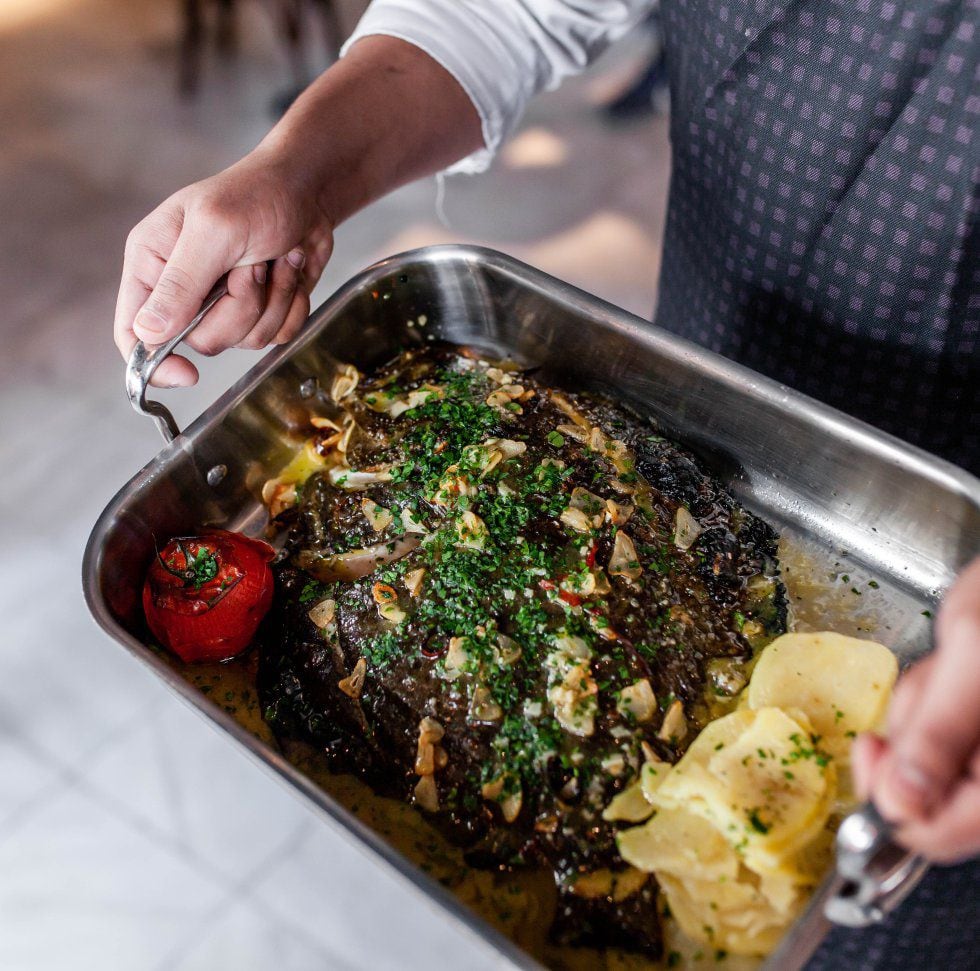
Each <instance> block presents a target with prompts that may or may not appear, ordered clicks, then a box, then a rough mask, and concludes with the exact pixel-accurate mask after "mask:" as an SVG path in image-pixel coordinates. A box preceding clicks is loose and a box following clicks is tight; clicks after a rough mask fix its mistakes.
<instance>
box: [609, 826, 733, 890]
mask: <svg viewBox="0 0 980 971" xmlns="http://www.w3.org/2000/svg"><path fill="white" fill-rule="evenodd" d="M616 843H617V844H618V846H619V852H620V855H621V856H622V857H623V859H624V860H626V862H627V863H631V864H632V865H633V866H635V867H639V868H640V869H641V870H653V871H654V872H655V873H656V874H657V876H658V878H659V876H660V875H661V874H662V873H674V874H677V875H678V876H683V875H689V874H695V875H697V876H698V877H700V878H701V879H703V880H726V879H727V880H734V879H735V877H736V875H737V874H738V856H737V855H736V853H735V851H734V850H733V849H732V847H731V845H730V844H729V843H728V841H727V840H726V839H725V838H724V837H723V836H722V835H721V833H719V832H718V830H717V829H715V827H714V826H712V825H711V823H710V822H708V821H707V820H706V819H704V818H703V817H701V816H696V815H695V814H694V813H689V812H687V811H686V810H685V809H661V810H660V812H658V813H657V815H656V816H654V818H653V819H651V820H650V822H648V823H646V825H644V826H637V827H635V828H633V829H627V830H625V831H624V832H622V833H620V834H619V835H618V836H617V837H616Z"/></svg>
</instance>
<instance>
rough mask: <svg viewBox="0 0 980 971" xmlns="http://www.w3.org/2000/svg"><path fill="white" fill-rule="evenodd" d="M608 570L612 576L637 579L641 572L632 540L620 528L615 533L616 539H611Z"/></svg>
mask: <svg viewBox="0 0 980 971" xmlns="http://www.w3.org/2000/svg"><path fill="white" fill-rule="evenodd" d="M609 572H610V573H611V574H612V575H613V576H614V577H626V578H627V579H629V580H638V579H639V578H640V575H641V574H642V573H643V568H642V567H641V566H640V562H639V560H638V559H637V557H636V547H635V546H634V545H633V540H631V539H630V538H629V536H627V535H626V533H624V532H623V531H622V530H619V531H618V532H617V533H616V539H615V540H614V541H613V550H612V555H611V556H610V557H609Z"/></svg>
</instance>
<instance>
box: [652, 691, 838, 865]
mask: <svg viewBox="0 0 980 971" xmlns="http://www.w3.org/2000/svg"><path fill="white" fill-rule="evenodd" d="M835 791H836V785H835V773H834V769H833V765H832V764H831V763H830V762H829V760H828V759H827V758H826V756H823V755H822V754H821V753H820V752H819V751H818V750H816V748H815V747H814V746H813V744H812V742H811V737H810V732H809V726H807V725H805V724H801V723H800V722H799V721H797V720H796V719H794V718H791V717H790V716H789V715H788V714H786V713H785V712H783V711H781V710H779V709H778V708H762V709H759V710H752V709H745V710H742V711H735V712H732V713H731V714H729V715H725V716H724V717H723V718H719V719H717V720H716V721H714V722H711V723H710V724H709V725H707V726H706V727H705V729H704V730H703V731H702V732H701V734H700V735H699V736H698V737H697V738H696V739H695V740H694V743H693V744H692V745H691V747H690V748H689V749H688V750H687V752H686V753H685V755H684V757H683V758H682V759H681V761H680V762H678V763H677V765H675V766H674V768H673V769H672V771H671V772H670V773H669V774H668V776H667V778H666V779H665V780H664V782H663V783H662V784H661V786H660V788H659V789H658V790H657V791H656V793H655V794H654V801H655V802H656V803H657V805H658V806H660V807H663V808H674V809H679V808H686V809H687V810H689V811H690V812H692V813H696V814H697V815H699V816H702V817H703V818H704V819H706V820H708V821H709V822H711V823H713V824H714V826H715V827H716V828H717V830H718V831H720V832H721V833H722V834H724V836H725V838H726V839H727V840H728V842H729V843H730V844H732V845H733V846H734V847H735V848H736V849H737V850H738V851H739V852H740V853H741V854H742V858H743V859H744V861H745V864H746V865H747V866H749V867H751V868H752V869H753V870H757V871H758V872H771V871H773V870H774V869H778V867H779V866H780V864H781V862H782V861H783V859H784V858H785V857H787V856H788V855H789V854H792V853H795V852H796V851H797V850H799V849H800V848H802V847H803V846H804V845H805V844H806V842H807V841H808V840H811V839H813V838H814V837H815V836H816V834H817V833H818V832H819V831H820V829H821V828H822V827H823V825H824V823H825V822H826V820H827V817H828V815H829V812H830V806H831V803H832V800H833V797H834V793H835Z"/></svg>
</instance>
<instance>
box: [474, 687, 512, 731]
mask: <svg viewBox="0 0 980 971" xmlns="http://www.w3.org/2000/svg"><path fill="white" fill-rule="evenodd" d="M469 716H470V719H471V720H472V721H478V722H496V721H500V719H501V718H503V716H504V710H503V708H501V707H500V705H498V704H497V702H495V701H494V700H493V696H492V695H491V694H490V689H489V688H487V687H485V686H484V685H482V684H478V685H477V686H476V687H475V688H474V689H473V697H472V699H471V700H470V711H469Z"/></svg>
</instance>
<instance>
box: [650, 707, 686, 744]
mask: <svg viewBox="0 0 980 971" xmlns="http://www.w3.org/2000/svg"><path fill="white" fill-rule="evenodd" d="M686 737H687V718H686V717H685V716H684V705H683V704H682V703H681V702H680V701H679V700H677V699H675V700H674V701H673V702H671V705H670V707H669V708H668V709H667V714H666V715H664V720H663V724H661V726H660V731H659V732H657V738H659V739H661V740H662V741H664V742H667V743H668V744H669V745H677V744H679V743H680V742H683V741H684V739H685V738H686Z"/></svg>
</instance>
